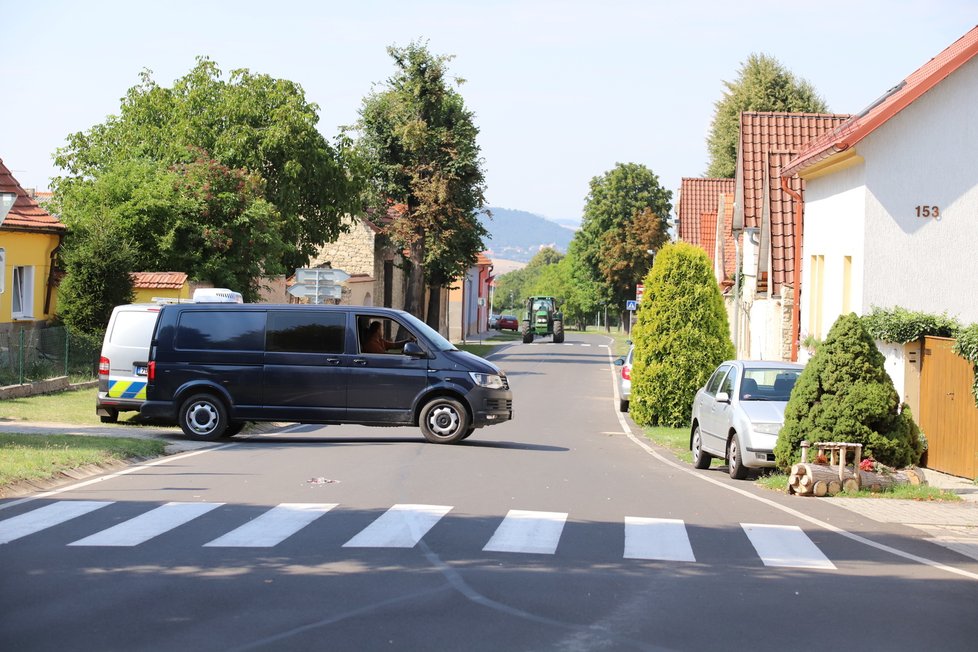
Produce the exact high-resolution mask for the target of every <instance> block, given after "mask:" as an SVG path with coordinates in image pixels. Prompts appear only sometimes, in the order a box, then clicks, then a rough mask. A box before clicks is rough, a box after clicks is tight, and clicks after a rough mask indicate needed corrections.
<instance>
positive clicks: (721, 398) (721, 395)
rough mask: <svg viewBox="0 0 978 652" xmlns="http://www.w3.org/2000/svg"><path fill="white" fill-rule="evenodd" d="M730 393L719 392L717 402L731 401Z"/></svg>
mask: <svg viewBox="0 0 978 652" xmlns="http://www.w3.org/2000/svg"><path fill="white" fill-rule="evenodd" d="M729 402H730V394H728V393H726V392H717V403H729Z"/></svg>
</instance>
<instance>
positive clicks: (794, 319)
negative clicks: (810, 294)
mask: <svg viewBox="0 0 978 652" xmlns="http://www.w3.org/2000/svg"><path fill="white" fill-rule="evenodd" d="M781 189H782V190H783V191H785V192H786V193H788V195H789V196H790V197H791V198H792V199H793V200H794V202H795V270H794V274H793V276H794V278H793V279H792V280H793V282H794V284H795V287H794V290H795V296H794V301H792V304H791V361H792V362H798V339H799V338H800V337H801V330H800V328H801V325H800V323H799V322H800V321H801V227H802V213H803V211H804V210H805V205H804V203H802V199H801V193H800V192H795V191H794V190H792V189H791V186H789V185H788V179H787V178H786V177H781Z"/></svg>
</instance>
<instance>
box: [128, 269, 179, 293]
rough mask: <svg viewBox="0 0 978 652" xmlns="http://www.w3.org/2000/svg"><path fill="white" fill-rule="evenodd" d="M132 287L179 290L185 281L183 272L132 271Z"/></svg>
mask: <svg viewBox="0 0 978 652" xmlns="http://www.w3.org/2000/svg"><path fill="white" fill-rule="evenodd" d="M131 276H132V284H133V287H135V288H137V289H140V290H179V289H180V288H182V287H183V286H184V284H185V283H186V282H187V275H186V274H184V273H183V272H133V273H132V274H131Z"/></svg>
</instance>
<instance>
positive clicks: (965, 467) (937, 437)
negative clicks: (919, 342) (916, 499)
mask: <svg viewBox="0 0 978 652" xmlns="http://www.w3.org/2000/svg"><path fill="white" fill-rule="evenodd" d="M952 344H954V340H952V339H947V338H943V337H926V338H924V355H923V364H922V365H921V370H920V415H919V424H920V428H921V430H923V431H924V434H925V435H926V436H927V441H928V450H927V467H928V468H931V469H935V470H937V471H943V472H944V473H950V474H952V475H957V476H961V477H964V478H974V477H976V474H978V463H976V461H978V407H975V397H974V395H973V394H972V393H971V384H972V381H973V379H974V372H973V371H972V367H971V363H970V362H968V361H967V360H965V359H964V358H962V357H961V356H959V355H957V354H956V353H954V352H953V351H952V350H951V345H952Z"/></svg>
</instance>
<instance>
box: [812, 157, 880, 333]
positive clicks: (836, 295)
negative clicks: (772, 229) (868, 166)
mask: <svg viewBox="0 0 978 652" xmlns="http://www.w3.org/2000/svg"><path fill="white" fill-rule="evenodd" d="M865 174H866V170H865V163H859V164H857V165H854V166H852V167H849V168H846V169H844V170H841V171H839V172H836V173H834V174H830V175H826V176H822V177H817V178H815V179H809V180H807V181H806V185H805V226H804V228H805V231H804V244H803V254H802V268H801V269H802V278H801V287H802V293H801V304H800V308H801V337H802V339H803V340H804V338H805V337H806V336H807V335H814V336H815V337H816V338H818V339H825V336H826V334H827V333H828V332H829V328H831V326H832V324H834V323H835V320H836V319H837V318H838V317H839V315H840V314H842V306H843V286H844V265H845V257H846V256H851V258H852V266H851V279H850V293H851V294H850V301H849V306H850V310H851V311H854V312H857V313H860V314H861V311H862V305H863V303H864V294H863V267H864V265H865V262H864V260H865V259H864V255H863V245H864V242H865V240H866V235H865V233H866V232H865V229H864V220H865V218H864V215H865V210H866V208H865V207H866V188H865ZM812 256H824V262H825V266H824V271H823V275H822V283H823V285H822V319H821V321H820V322H819V323H818V324H817V325H816V327H815V328H812V325H811V316H812V314H813V313H812V311H813V308H814V303H813V300H814V299H815V298H816V297H815V290H814V288H813V284H812V269H811V266H812Z"/></svg>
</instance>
